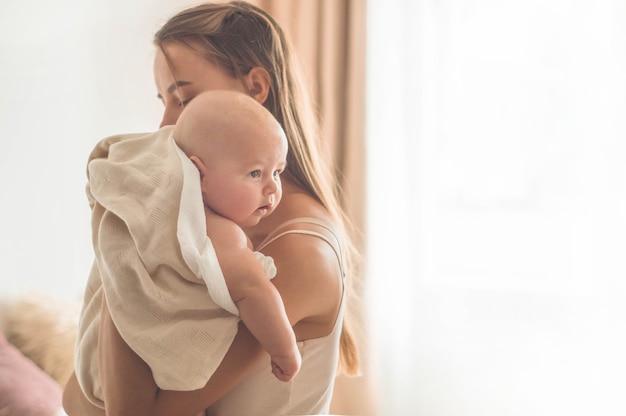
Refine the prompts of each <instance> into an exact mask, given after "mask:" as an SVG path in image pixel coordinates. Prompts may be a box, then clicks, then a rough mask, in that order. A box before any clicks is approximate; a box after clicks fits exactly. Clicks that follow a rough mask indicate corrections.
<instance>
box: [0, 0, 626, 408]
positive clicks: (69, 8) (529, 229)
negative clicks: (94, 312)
mask: <svg viewBox="0 0 626 416" xmlns="http://www.w3.org/2000/svg"><path fill="white" fill-rule="evenodd" d="M196 3H198V2H192V1H183V0H175V1H174V0H168V1H165V0H137V1H134V2H128V1H121V0H108V1H106V2H103V1H96V0H81V1H78V0H57V1H55V2H48V1H43V0H34V1H30V2H20V1H8V0H1V1H0V74H2V77H0V91H1V93H0V128H1V129H2V135H3V138H2V140H1V143H2V151H0V189H1V192H2V203H1V204H0V264H1V266H2V275H1V277H0V279H1V280H0V281H1V282H2V283H1V289H0V297H2V298H11V297H15V296H19V295H21V294H23V293H26V292H32V291H37V292H43V293H47V294H50V295H51V296H54V297H56V298H60V299H65V300H68V301H72V302H74V301H79V300H80V299H81V297H82V291H83V287H84V283H85V281H86V278H87V275H88V271H89V268H90V265H91V262H92V259H93V254H92V249H91V236H90V212H89V209H88V205H87V201H86V198H85V193H84V187H85V184H86V176H85V163H86V160H87V156H88V154H89V152H90V150H91V148H92V147H93V146H94V145H95V143H96V142H97V141H99V140H100V139H102V138H104V137H106V136H109V135H113V134H118V133H122V132H140V131H151V130H154V129H156V128H157V127H158V124H159V122H160V120H161V118H160V116H161V110H162V109H161V104H160V103H159V101H158V100H157V99H156V89H155V87H154V83H153V77H152V60H153V57H154V48H153V46H152V35H153V34H154V32H155V31H156V30H157V29H158V28H159V26H160V25H161V24H162V23H163V22H164V21H165V20H166V19H167V18H168V17H169V16H171V15H172V14H173V13H175V12H176V11H178V10H180V9H182V8H184V7H186V6H189V5H192V4H196ZM256 3H257V4H260V5H261V6H263V7H265V8H266V9H267V10H268V11H269V12H270V13H272V14H273V15H275V16H276V18H277V19H278V20H279V22H280V23H281V24H282V25H283V26H284V27H285V29H286V30H287V32H288V33H289V34H290V36H291V37H292V40H293V41H294V44H295V46H296V50H297V52H298V53H299V54H300V55H301V59H302V63H303V67H304V69H305V72H307V74H308V76H309V77H310V79H311V84H312V86H313V88H314V89H315V93H314V95H315V97H316V100H317V101H318V103H319V105H320V109H321V113H322V117H324V120H325V124H324V127H325V130H326V131H327V132H328V137H329V140H328V143H327V148H328V149H327V150H328V151H329V153H331V154H332V157H333V158H334V159H333V160H334V161H335V163H336V165H337V166H338V169H339V170H340V171H341V174H342V175H341V178H340V180H341V182H342V184H343V186H344V188H345V191H346V194H345V202H346V206H347V207H348V209H349V210H350V212H351V215H352V216H353V219H354V220H355V223H357V224H358V225H359V228H360V230H361V234H360V237H359V244H360V247H361V249H362V251H363V253H364V260H365V267H364V271H363V275H362V276H360V285H359V288H360V289H359V290H360V294H361V298H362V302H361V307H360V308H359V309H358V310H357V312H358V313H360V316H361V318H362V321H363V322H364V324H365V329H364V330H363V333H362V338H363V341H364V342H365V344H366V348H365V351H364V358H365V361H366V365H365V366H364V368H363V376H362V377H360V378H358V379H356V380H344V379H342V380H341V381H340V383H339V384H338V387H337V390H338V396H339V397H338V399H337V403H336V405H335V406H336V407H335V409H336V412H337V413H344V414H361V415H381V416H382V415H385V416H386V415H425V416H439V415H440V416H457V415H458V416H461V415H462V416H467V415H481V416H487V415H493V416H496V415H497V416H500V415H507V416H508V415H524V416H526V415H528V416H530V415H532V416H536V415H551V416H552V415H556V414H568V415H588V414H598V415H623V414H626V403H624V401H623V399H622V395H623V392H624V391H625V390H626V376H625V374H626V358H625V355H624V351H626V302H625V300H626V261H625V254H624V253H626V168H625V163H624V160H626V144H625V142H624V137H626V117H625V114H626V24H625V23H626V3H625V2H623V1H621V0H579V1H568V0H551V1H539V0H529V1H526V2H517V1H513V0H500V1H493V0H416V1H411V2H407V1H402V0H384V1H383V0H369V1H366V0H361V1H359V0H352V1H350V0H341V1H330V0H289V1H285V0H283V1H271V0H266V1H257V2H256ZM337 10H339V12H340V14H339V15H337V14H335V12H336V11H337ZM313 11H314V12H315V13H313V14H312V12H313ZM331 11H332V13H331ZM336 16H339V18H337V17H336ZM321 29H324V30H321ZM344 29H345V30H344ZM315 33H317V34H320V33H321V34H323V35H318V36H313V34H315ZM338 33H342V35H341V37H339V36H340V35H338ZM307 34H308V37H307ZM310 37H314V38H315V37H317V38H318V41H319V42H320V44H321V45H322V46H319V45H318V47H316V48H314V49H306V48H304V47H302V46H301V45H303V44H306V43H307V42H309V40H308V38H310ZM338 62H339V63H340V64H341V65H339V64H338ZM322 91H325V92H322Z"/></svg>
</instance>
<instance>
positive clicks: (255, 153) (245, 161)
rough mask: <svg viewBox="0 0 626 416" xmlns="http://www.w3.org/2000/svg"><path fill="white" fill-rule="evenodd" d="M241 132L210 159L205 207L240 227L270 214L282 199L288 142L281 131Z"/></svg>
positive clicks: (258, 128)
mask: <svg viewBox="0 0 626 416" xmlns="http://www.w3.org/2000/svg"><path fill="white" fill-rule="evenodd" d="M255 127H256V128H254V129H243V128H242V129H238V130H237V131H236V133H234V134H233V135H231V136H230V137H228V138H227V139H225V140H222V141H221V142H220V143H217V144H216V146H214V147H212V151H211V154H210V155H207V161H206V162H205V165H206V167H207V172H206V174H205V175H204V177H203V178H202V191H203V198H204V203H205V205H207V206H208V207H209V208H211V209H212V210H213V211H215V212H217V213H218V214H220V215H222V216H224V217H226V218H229V219H230V220H232V221H234V222H236V223H237V224H238V225H239V226H241V227H252V226H254V225H256V224H258V222H259V221H260V220H261V219H262V218H264V217H266V216H268V215H269V214H271V213H272V212H273V211H274V209H275V208H276V206H277V205H278V203H279V202H280V199H281V197H282V186H281V181H280V174H281V173H282V172H283V170H284V169H285V165H286V157H287V140H286V138H285V136H284V133H283V132H282V130H281V129H280V128H279V127H278V126H275V127H272V128H263V127H262V126H258V125H257V126H255Z"/></svg>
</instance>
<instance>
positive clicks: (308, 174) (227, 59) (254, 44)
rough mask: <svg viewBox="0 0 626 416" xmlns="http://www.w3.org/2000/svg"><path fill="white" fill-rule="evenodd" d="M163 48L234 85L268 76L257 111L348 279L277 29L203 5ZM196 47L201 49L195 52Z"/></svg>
mask: <svg viewBox="0 0 626 416" xmlns="http://www.w3.org/2000/svg"><path fill="white" fill-rule="evenodd" d="M168 42H179V43H182V44H185V45H187V46H189V47H190V48H192V49H194V50H195V51H196V52H198V53H199V54H201V55H202V56H203V57H204V58H205V59H207V60H209V61H210V62H212V63H214V64H216V65H219V66H220V67H221V68H222V69H223V70H225V71H227V72H228V73H229V74H230V75H231V76H233V77H235V78H238V79H242V78H243V76H245V75H246V74H247V73H248V72H249V71H250V70H251V69H252V68H255V67H262V68H264V69H265V70H267V71H268V73H269V75H270V91H269V95H268V98H267V100H266V101H265V103H264V104H263V105H264V106H265V107H266V108H267V109H268V110H269V111H270V112H271V113H272V114H273V115H274V117H276V119H277V120H278V121H279V122H280V124H281V125H282V126H283V129H284V130H285V133H286V135H287V139H288V141H289V152H288V154H287V170H288V173H289V175H290V178H291V179H292V180H293V181H294V182H295V184H296V185H298V186H299V187H300V188H302V189H303V190H305V191H306V192H307V193H308V194H309V195H311V196H312V197H313V198H315V199H317V200H318V201H319V202H320V203H321V204H322V205H324V207H325V208H326V209H327V210H328V211H329V212H330V214H331V215H332V216H333V218H334V219H335V221H336V222H337V224H338V226H340V227H341V229H342V231H343V234H344V240H345V241H344V244H343V247H344V249H345V250H346V263H347V266H348V268H347V273H348V275H350V274H351V270H350V267H349V266H350V264H351V263H353V262H352V261H351V259H352V258H353V255H354V253H355V251H354V249H353V244H352V243H351V242H350V239H349V236H348V234H347V232H346V228H347V219H346V218H345V214H344V213H343V210H342V209H341V206H340V203H339V198H338V195H337V192H338V189H337V188H336V186H335V184H334V181H333V180H332V178H333V175H332V174H331V171H330V169H329V168H328V166H327V164H326V162H324V161H325V160H326V159H325V158H324V157H322V156H321V151H320V143H319V142H320V140H319V139H320V138H319V136H320V133H319V127H318V125H319V124H318V121H317V117H316V113H315V112H314V111H313V106H312V104H311V100H310V98H309V95H308V93H307V90H306V88H305V87H304V82H303V80H302V77H301V73H300V71H299V69H298V65H297V63H296V62H295V59H294V57H293V56H292V55H291V53H290V45H289V44H288V40H287V39H286V37H285V35H284V33H283V31H282V29H281V28H280V26H279V25H278V23H276V21H275V20H274V19H273V18H272V17H271V16H270V15H269V14H267V13H266V12H265V11H263V10H261V9H260V8H258V7H256V6H254V5H252V4H249V3H246V2H244V1H232V2H229V3H206V4H202V5H199V6H195V7H192V8H189V9H186V10H183V11H181V12H180V13H178V14H176V15H175V16H173V17H172V18H171V19H169V20H168V21H167V22H166V23H165V24H164V25H163V26H162V27H161V29H160V30H159V31H158V32H157V33H156V34H155V36H154V43H155V45H156V46H157V47H159V48H161V49H162V50H163V45H164V44H165V43H168ZM197 45H201V50H198V46H197ZM166 56H167V54H166ZM347 277H349V276H347ZM346 286H347V287H349V285H346ZM346 321H347V320H346V319H345V318H344V322H343V328H342V333H341V340H340V352H341V364H342V369H343V370H344V371H345V372H346V373H348V374H355V373H357V371H358V367H359V359H358V351H357V347H356V343H355V341H354V337H353V336H352V334H351V332H350V329H349V326H348V323H347V322H346Z"/></svg>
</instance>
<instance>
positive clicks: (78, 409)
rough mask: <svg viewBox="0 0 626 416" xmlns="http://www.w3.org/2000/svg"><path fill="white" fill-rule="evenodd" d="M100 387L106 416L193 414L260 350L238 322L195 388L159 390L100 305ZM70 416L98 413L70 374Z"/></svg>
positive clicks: (248, 367) (232, 382)
mask: <svg viewBox="0 0 626 416" xmlns="http://www.w3.org/2000/svg"><path fill="white" fill-rule="evenodd" d="M98 357H99V360H100V369H101V370H100V371H101V377H102V380H101V381H102V389H103V393H104V397H105V402H106V407H107V409H106V410H107V414H110V415H116V416H160V415H163V416H171V415H174V414H175V415H180V416H185V415H189V416H195V415H197V414H198V413H199V412H202V411H203V410H204V409H206V408H208V407H210V406H211V405H212V404H214V403H215V402H216V401H217V400H219V399H220V398H221V397H222V396H224V395H225V394H226V393H228V392H229V391H230V390H231V389H232V388H233V387H234V386H236V385H237V384H238V383H239V382H241V381H242V380H243V379H244V378H246V377H247V376H248V374H249V373H250V372H251V371H252V370H253V369H254V367H255V365H256V364H257V363H258V362H259V360H260V359H261V358H263V357H266V356H265V355H264V352H263V350H262V348H261V347H260V345H259V343H258V342H257V341H256V339H255V338H254V337H253V336H252V335H251V334H250V332H249V331H248V329H247V328H246V327H245V326H244V325H242V324H240V326H239V330H238V332H237V335H236V336H235V339H234V340H233V343H232V344H231V346H230V349H229V350H228V352H227V353H226V355H225V356H224V359H223V360H222V362H221V364H220V365H219V367H218V368H217V370H216V371H215V373H214V374H213V376H212V377H211V379H210V380H209V381H208V382H207V384H206V385H205V386H204V387H203V388H202V389H199V390H194V391H170V390H160V389H159V388H158V387H157V385H156V384H155V382H154V378H153V377H152V372H151V371H150V367H149V366H148V365H147V364H146V363H145V362H144V361H143V360H142V359H141V358H140V357H139V356H138V355H137V354H135V352H134V351H133V350H132V349H131V348H130V347H129V346H128V345H127V344H126V343H125V342H124V340H123V339H122V337H121V336H120V334H119V332H118V331H117V328H116V327H115V325H114V324H113V321H112V319H111V315H110V313H109V310H108V307H107V305H106V302H103V306H102V315H101V322H100V343H99V348H98ZM63 400H64V406H65V409H66V412H67V413H68V415H70V416H88V415H89V416H91V415H102V414H103V412H102V410H101V409H98V408H96V407H94V406H93V405H91V404H90V403H89V402H88V401H87V400H86V398H85V397H84V395H83V394H82V392H81V390H80V387H79V386H78V383H77V381H76V378H75V376H73V377H72V378H71V379H70V381H69V383H68V385H67V387H66V391H65V394H64V399H63Z"/></svg>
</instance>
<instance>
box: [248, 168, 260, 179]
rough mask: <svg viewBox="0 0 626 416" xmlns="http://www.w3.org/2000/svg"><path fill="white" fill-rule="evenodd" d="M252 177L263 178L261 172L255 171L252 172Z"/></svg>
mask: <svg viewBox="0 0 626 416" xmlns="http://www.w3.org/2000/svg"><path fill="white" fill-rule="evenodd" d="M250 176H252V177H253V178H258V177H259V176H261V171H260V170H258V169H257V170H253V171H252V172H250Z"/></svg>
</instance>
